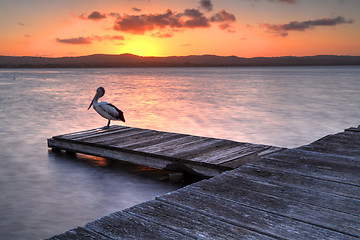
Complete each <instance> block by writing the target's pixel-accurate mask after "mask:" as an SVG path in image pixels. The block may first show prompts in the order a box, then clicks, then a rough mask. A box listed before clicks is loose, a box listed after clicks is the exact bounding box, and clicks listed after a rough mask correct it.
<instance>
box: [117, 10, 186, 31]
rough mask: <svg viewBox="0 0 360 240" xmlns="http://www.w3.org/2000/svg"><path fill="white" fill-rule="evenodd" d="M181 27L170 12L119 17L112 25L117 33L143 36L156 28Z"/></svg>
mask: <svg viewBox="0 0 360 240" xmlns="http://www.w3.org/2000/svg"><path fill="white" fill-rule="evenodd" d="M165 27H171V28H175V27H181V24H180V22H179V19H178V18H177V17H176V16H175V15H174V13H173V12H172V11H171V10H167V12H166V13H164V14H141V15H127V14H125V15H123V16H119V17H118V18H117V20H116V21H115V24H114V29H115V30H118V31H123V32H128V33H133V34H144V33H145V32H146V31H152V30H154V29H156V28H158V29H163V28H165Z"/></svg>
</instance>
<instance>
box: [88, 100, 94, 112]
mask: <svg viewBox="0 0 360 240" xmlns="http://www.w3.org/2000/svg"><path fill="white" fill-rule="evenodd" d="M93 102H94V99H93V100H92V101H91V103H90V106H89V107H88V110H89V109H90V108H91V106H92V105H93Z"/></svg>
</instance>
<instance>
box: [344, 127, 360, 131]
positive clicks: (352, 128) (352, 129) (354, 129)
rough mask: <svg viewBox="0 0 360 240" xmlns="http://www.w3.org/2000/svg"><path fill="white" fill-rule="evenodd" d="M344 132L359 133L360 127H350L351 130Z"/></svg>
mask: <svg viewBox="0 0 360 240" xmlns="http://www.w3.org/2000/svg"><path fill="white" fill-rule="evenodd" d="M345 131H346V132H360V125H359V127H357V128H355V127H351V128H348V129H345Z"/></svg>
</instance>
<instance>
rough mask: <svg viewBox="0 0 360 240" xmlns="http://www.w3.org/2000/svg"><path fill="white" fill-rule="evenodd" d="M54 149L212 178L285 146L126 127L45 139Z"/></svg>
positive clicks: (280, 149)
mask: <svg viewBox="0 0 360 240" xmlns="http://www.w3.org/2000/svg"><path fill="white" fill-rule="evenodd" d="M48 147H49V148H53V149H54V150H65V151H68V152H78V153H84V154H89V155H95V156H99V157H105V158H111V159H115V160H120V161H126V162H130V163H134V164H138V165H143V166H147V167H151V168H156V169H163V170H170V171H178V172H186V173H188V174H193V175H199V176H204V177H213V176H216V175H218V174H220V173H222V172H224V171H227V170H232V169H235V168H237V167H239V166H241V165H243V164H245V163H248V162H251V161H255V160H256V159H259V158H260V157H261V156H264V155H267V154H271V153H274V152H277V151H282V150H284V148H281V147H275V146H268V145H262V144H252V143H243V142H236V141H231V140H226V139H217V138H209V137H201V136H193V135H188V134H179V133H171V132H162V131H155V130H150V129H141V128H134V127H125V126H118V125H115V126H111V127H110V128H108V129H101V128H97V129H90V130H85V131H80V132H75V133H69V134H64V135H59V136H54V137H52V138H51V139H48Z"/></svg>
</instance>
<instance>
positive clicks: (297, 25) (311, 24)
mask: <svg viewBox="0 0 360 240" xmlns="http://www.w3.org/2000/svg"><path fill="white" fill-rule="evenodd" d="M353 22H354V21H353V20H352V19H345V18H344V17H342V16H338V17H335V18H322V19H316V20H308V21H303V22H298V21H292V22H290V23H287V24H264V25H263V26H264V27H265V28H267V29H268V31H269V32H271V33H274V34H275V35H279V36H283V37H286V36H288V31H302V32H303V31H306V30H308V29H312V28H315V27H319V26H335V25H338V24H343V23H348V24H351V23H353Z"/></svg>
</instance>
